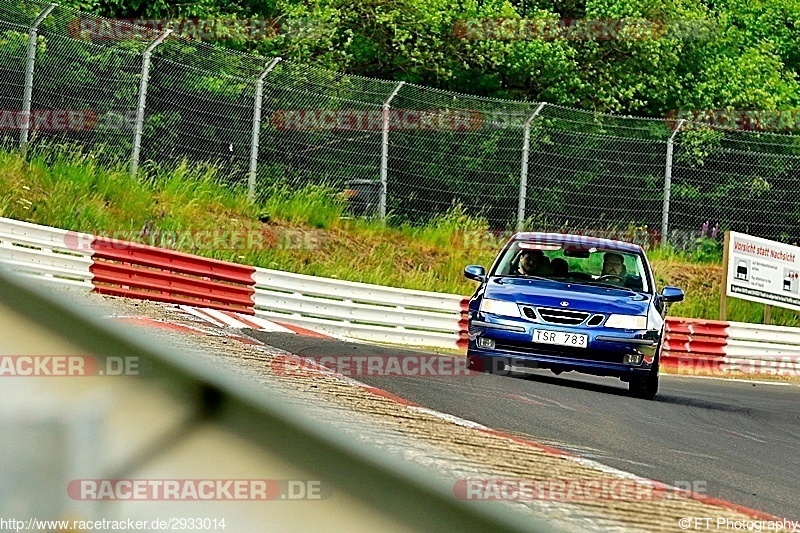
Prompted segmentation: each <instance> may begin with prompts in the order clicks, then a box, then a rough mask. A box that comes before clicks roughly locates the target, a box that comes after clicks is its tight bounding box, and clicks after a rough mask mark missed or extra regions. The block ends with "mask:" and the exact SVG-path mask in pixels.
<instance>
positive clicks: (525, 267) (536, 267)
mask: <svg viewBox="0 0 800 533" xmlns="http://www.w3.org/2000/svg"><path fill="white" fill-rule="evenodd" d="M545 260H546V258H545V256H544V252H542V251H541V250H523V251H522V253H521V254H520V257H519V267H518V269H517V273H518V274H522V275H524V276H535V275H538V274H539V272H540V271H541V269H542V268H543V267H544V265H545Z"/></svg>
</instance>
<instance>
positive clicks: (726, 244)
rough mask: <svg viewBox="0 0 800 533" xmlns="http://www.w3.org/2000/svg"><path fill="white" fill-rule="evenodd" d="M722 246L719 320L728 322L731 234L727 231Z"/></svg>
mask: <svg viewBox="0 0 800 533" xmlns="http://www.w3.org/2000/svg"><path fill="white" fill-rule="evenodd" d="M722 242H723V244H722V283H720V286H719V319H720V320H728V253H729V250H728V249H729V248H730V244H731V232H730V231H726V232H725V237H724V238H723V241H722Z"/></svg>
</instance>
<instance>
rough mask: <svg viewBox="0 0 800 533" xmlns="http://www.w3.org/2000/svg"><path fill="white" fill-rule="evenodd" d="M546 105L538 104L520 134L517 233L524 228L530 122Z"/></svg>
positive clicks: (543, 103)
mask: <svg viewBox="0 0 800 533" xmlns="http://www.w3.org/2000/svg"><path fill="white" fill-rule="evenodd" d="M545 105H547V104H546V102H542V103H541V104H539V107H537V108H536V111H534V112H533V114H532V115H531V116H529V117H528V120H526V121H525V130H524V133H523V134H522V169H521V170H520V175H519V205H518V207H517V231H522V230H523V228H524V226H525V197H526V196H527V194H528V156H529V155H530V151H531V122H533V119H535V118H536V117H537V116H538V115H539V113H540V112H541V111H542V109H544V106H545Z"/></svg>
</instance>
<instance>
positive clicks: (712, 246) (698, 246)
mask: <svg viewBox="0 0 800 533" xmlns="http://www.w3.org/2000/svg"><path fill="white" fill-rule="evenodd" d="M690 257H691V259H692V260H693V261H696V262H698V263H719V262H720V261H722V244H720V242H719V241H718V240H717V239H712V238H710V237H700V238H698V239H697V240H696V241H695V246H694V250H692V252H691V255H690Z"/></svg>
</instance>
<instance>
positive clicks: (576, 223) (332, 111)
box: [0, 0, 800, 247]
mask: <svg viewBox="0 0 800 533" xmlns="http://www.w3.org/2000/svg"><path fill="white" fill-rule="evenodd" d="M0 141H1V142H2V143H3V145H4V146H5V147H6V148H17V147H20V148H22V149H26V148H27V147H28V146H30V145H36V144H37V143H39V144H41V143H48V142H49V143H56V144H68V143H72V144H76V145H80V146H82V147H83V149H86V150H91V151H93V152H94V153H96V155H97V157H98V158H100V159H101V160H107V161H116V162H121V163H125V164H128V165H129V166H130V168H131V172H132V173H135V172H136V170H137V168H138V167H139V165H140V164H141V165H148V164H151V163H152V164H158V165H167V166H170V165H176V164H179V163H180V162H181V161H184V160H186V161H188V162H189V163H205V164H208V165H210V166H212V167H213V168H214V169H215V171H216V172H217V175H218V176H219V179H221V180H225V181H227V182H229V183H231V184H236V185H242V186H248V187H249V192H250V193H251V194H252V195H254V196H258V195H259V193H262V192H266V191H269V190H270V186H271V185H273V184H286V185H289V186H293V187H301V186H304V185H306V184H310V183H315V184H326V185H328V186H330V187H333V188H334V189H336V190H340V191H345V190H347V191H349V193H350V195H351V207H352V209H353V211H354V214H356V215H373V216H388V217H389V218H390V219H393V220H395V221H398V222H406V221H408V222H411V223H420V222H425V221H428V220H430V218H431V217H433V216H436V215H441V214H443V213H445V212H447V211H448V210H450V209H453V208H460V209H461V210H462V211H463V212H464V213H466V214H469V215H473V216H482V217H485V218H486V219H487V220H488V222H489V224H490V226H491V227H492V228H493V229H499V230H507V229H516V228H523V227H524V228H526V229H534V230H552V231H573V232H593V233H596V234H597V233H599V234H602V235H608V236H612V237H626V238H631V237H632V236H633V237H636V238H637V239H639V240H640V241H642V240H645V239H646V240H649V241H650V242H653V241H661V240H662V239H666V240H668V241H670V242H672V243H673V244H674V245H676V246H679V247H683V246H685V245H687V244H691V243H692V242H693V240H694V238H695V237H696V236H697V234H698V233H699V230H700V227H701V225H702V224H703V223H704V222H706V221H709V222H710V225H711V226H713V225H715V224H719V225H720V227H721V230H722V231H724V230H725V229H732V230H737V231H743V232H747V233H751V234H754V235H758V236H762V237H766V238H772V239H779V240H783V241H797V240H800V192H799V191H800V187H799V186H798V185H800V183H799V180H800V136H791V135H785V134H779V133H768V132H764V131H758V132H753V131H734V130H728V129H723V128H720V127H717V126H715V125H713V124H711V125H709V124H706V123H703V122H702V121H690V120H678V119H676V118H674V117H673V118H664V119H646V118H635V117H620V116H612V115H605V114H601V113H593V112H589V111H583V110H577V109H568V108H563V107H559V106H556V105H551V104H544V103H536V102H519V101H510V100H497V99H489V98H480V97H475V96H468V95H462V94H455V93H450V92H445V91H440V90H436V89H431V88H426V87H420V86H416V85H413V84H406V83H399V82H394V81H385V80H376V79H369V78H363V77H358V76H349V75H343V74H340V73H333V72H329V71H325V70H321V69H318V68H314V67H310V66H307V65H302V64H297V63H293V62H289V61H279V59H278V58H264V57H257V56H253V55H247V54H242V53H239V52H235V51H232V50H229V49H224V48H221V47H217V46H214V45H212V44H209V43H207V42H202V41H201V40H198V39H190V38H186V37H185V36H175V35H173V36H168V35H166V33H165V31H164V29H163V28H150V27H148V28H145V27H138V26H133V25H132V24H131V23H130V22H126V21H113V20H108V19H101V18H97V17H94V16H90V15H85V14H82V13H80V12H77V11H73V10H69V9H65V8H61V7H58V6H55V5H53V4H48V3H46V2H40V1H36V0H16V1H15V0H0ZM645 227H646V232H645Z"/></svg>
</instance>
